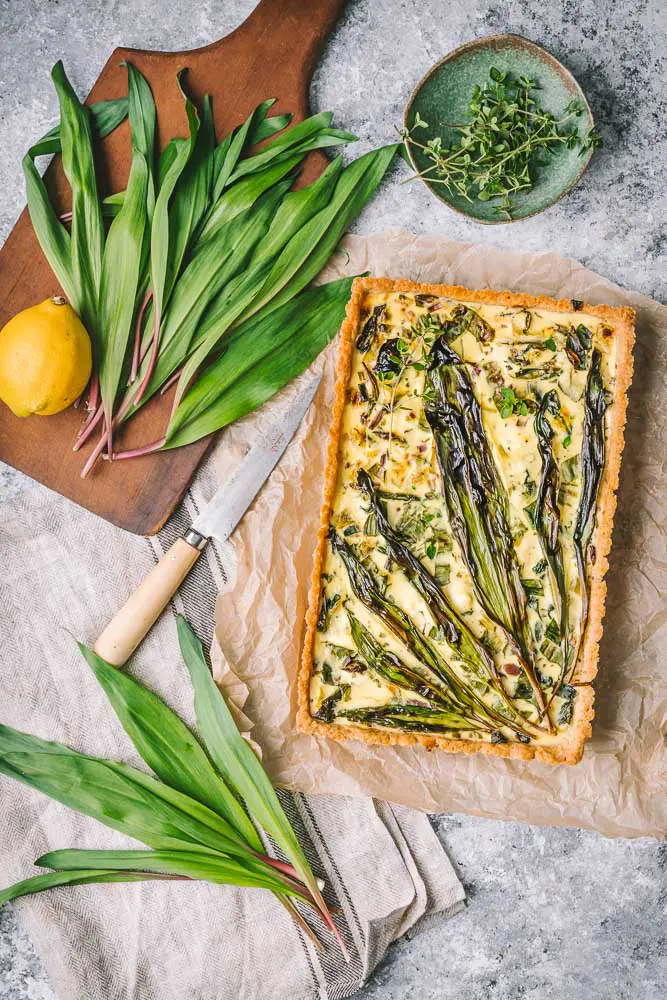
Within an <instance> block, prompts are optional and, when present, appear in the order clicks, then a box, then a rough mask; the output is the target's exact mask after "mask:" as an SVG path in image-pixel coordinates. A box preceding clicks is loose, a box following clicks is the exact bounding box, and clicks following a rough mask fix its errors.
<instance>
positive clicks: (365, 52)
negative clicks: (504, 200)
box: [0, 0, 667, 1000]
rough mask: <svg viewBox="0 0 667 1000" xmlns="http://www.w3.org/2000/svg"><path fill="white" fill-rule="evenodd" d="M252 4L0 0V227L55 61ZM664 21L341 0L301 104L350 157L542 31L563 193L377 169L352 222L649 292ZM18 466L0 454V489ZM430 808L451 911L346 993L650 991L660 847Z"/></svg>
mask: <svg viewBox="0 0 667 1000" xmlns="http://www.w3.org/2000/svg"><path fill="white" fill-rule="evenodd" d="M304 2H305V0H304ZM252 6H253V0H227V2H226V3H225V4H220V3H218V2H215V0H200V2H198V3H194V2H193V0H185V2H182V3H180V4H170V3H167V2H166V0H132V3H129V4H118V3H107V2H105V0H20V2H19V0H0V167H1V176H2V184H3V190H4V192H5V195H4V198H3V200H2V203H1V204H0V241H2V240H4V239H5V238H6V236H7V234H8V233H9V231H10V229H11V226H12V225H13V223H14V221H15V219H16V217H17V215H18V213H19V210H20V208H21V206H22V204H23V201H24V195H23V181H22V175H21V168H20V161H21V156H22V155H23V152H24V151H25V149H26V148H27V147H28V145H29V143H30V141H32V140H34V139H35V138H37V137H38V136H40V135H42V134H43V133H44V132H45V131H46V129H47V128H49V127H50V126H51V125H52V124H53V122H54V121H55V120H56V117H57V102H56V98H55V93H54V91H53V88H52V86H51V84H50V81H49V69H50V67H51V66H52V64H53V63H54V62H55V61H56V60H57V59H59V58H63V59H64V61H65V64H66V66H67V70H68V73H69V74H70V77H71V79H72V81H73V83H74V86H75V87H76V88H77V90H78V92H79V93H86V92H87V91H88V90H89V88H90V86H91V85H92V83H93V81H94V80H95V78H96V77H97V75H98V73H99V71H100V70H101V68H102V66H103V65H104V63H105V62H106V60H107V58H108V55H109V53H110V52H111V50H112V49H113V48H115V47H116V46H119V45H125V46H136V47H139V48H155V49H169V48H178V49H182V48H187V47H195V46H198V45H202V44H205V43H207V42H210V41H212V40H213V39H215V38H218V37H220V36H222V35H223V34H225V33H227V32H228V31H230V30H232V29H233V28H234V27H235V26H236V25H237V24H238V23H240V21H241V20H242V19H243V18H244V17H245V16H246V15H247V13H248V12H249V10H250V9H251V8H252ZM666 29H667V9H666V8H665V6H664V4H663V3H662V2H661V0H635V2H633V3H629V2H617V3H613V2H610V0H506V2H505V3H502V4H501V3H494V2H484V0H453V2H452V3H449V4H444V3H442V0H421V2H420V3H414V2H412V0H375V2H373V0H349V2H348V6H347V8H346V11H345V13H344V15H343V17H342V18H341V20H340V22H339V24H338V26H337V28H336V30H335V32H334V34H333V36H332V38H331V40H330V42H329V44H328V45H327V48H326V50H325V52H324V54H323V57H322V59H321V62H320V65H319V67H318V69H317V71H316V74H315V78H314V80H313V87H312V105H313V109H314V110H320V109H325V108H331V109H333V110H334V111H335V112H336V117H337V120H338V122H339V123H340V124H342V125H344V126H345V127H346V128H349V129H351V130H352V131H354V132H356V133H357V134H358V135H359V136H361V141H360V142H359V143H358V144H357V145H356V147H355V150H354V155H358V153H359V152H363V151H364V150H365V149H367V148H370V147H371V146H374V145H379V144H381V143H383V142H387V141H391V140H392V138H393V137H394V135H395V131H394V128H395V126H398V125H400V124H401V116H402V109H403V106H404V104H405V102H406V99H407V96H408V94H409V92H410V90H411V89H412V87H413V85H414V84H415V83H416V81H417V80H418V79H419V78H420V77H421V75H422V74H423V73H424V72H425V71H426V70H427V69H428V67H429V66H430V65H432V64H433V63H434V62H436V61H437V60H438V59H439V58H441V57H442V56H443V55H444V54H446V53H447V52H448V51H449V50H451V49H452V48H454V47H455V46H457V45H460V44H461V43H462V42H464V41H468V40H470V39H472V38H475V37H477V36H479V35H484V34H491V33H497V32H504V31H512V32H516V33H518V34H524V35H526V36H527V37H529V38H532V39H533V40H535V41H537V42H540V43H542V44H543V45H545V46H546V47H547V48H548V49H550V50H551V51H552V52H553V53H554V54H555V55H556V56H558V57H559V58H560V59H562V60H563V62H564V63H565V64H566V65H567V66H568V67H569V68H570V69H571V70H572V71H573V72H574V74H575V76H576V77H577V78H578V80H579V82H580V83H581V85H582V87H583V89H584V91H585V92H586V94H587V96H588V98H589V100H590V103H591V106H592V108H593V112H594V114H595V116H596V119H597V125H598V129H599V131H600V132H601V133H602V135H603V138H604V142H605V145H604V147H603V149H602V150H601V151H600V152H598V153H597V155H596V156H595V157H594V159H593V162H592V164H591V167H590V169H589V170H588V172H587V174H586V175H585V177H584V179H583V181H582V183H581V184H580V185H579V186H578V187H577V188H576V189H575V190H574V191H573V192H571V193H570V194H569V195H568V196H567V197H566V198H565V199H564V200H563V201H561V202H560V203H558V204H557V205H556V206H554V207H553V208H552V209H550V210H549V211H547V212H545V213H544V214H542V215H539V216H537V217H535V218H533V219H528V220H525V221H523V222H518V223H514V224H513V225H512V226H511V227H509V228H508V227H505V226H498V227H491V228H489V227H481V226H479V225H476V224H474V223H471V222H468V221H467V220H466V219H464V218H462V217H460V216H458V215H456V214H455V213H453V212H451V211H449V210H448V209H447V208H446V207H445V206H444V205H441V204H440V203H439V202H437V201H436V200H435V199H433V198H432V197H431V196H430V195H429V194H428V192H427V191H426V190H425V189H424V188H423V186H422V185H420V184H412V185H411V186H409V187H406V186H403V187H401V186H400V185H399V184H398V182H397V179H394V180H393V181H392V182H391V183H390V184H388V185H386V186H385V187H384V188H383V189H382V190H381V191H380V192H379V194H378V195H377V197H376V198H375V199H374V201H373V203H372V204H371V205H370V206H369V207H368V208H367V209H366V211H365V212H364V214H363V215H362V216H361V217H360V219H359V220H358V221H357V223H356V225H355V230H356V231H357V232H362V233H371V232H381V231H383V230H386V229H395V228H399V227H403V228H406V229H409V230H411V231H413V232H417V233H420V234H434V233H438V234H441V235H443V234H444V235H446V236H448V237H450V238H452V239H459V240H463V241H474V242H488V243H491V244H494V245H496V246H501V247H502V246H506V247H510V248H516V247H520V248H521V249H525V250H541V249H544V250H547V249H548V250H556V251H558V252H559V253H561V254H562V255H564V256H568V257H573V258H576V259H578V260H580V261H581V262H582V263H584V264H585V265H587V266H588V267H591V268H593V269H595V270H597V271H599V272H600V273H601V274H603V275H605V276H606V277H608V278H610V279H612V280H613V281H616V282H618V283H619V284H621V285H625V286H627V287H632V288H635V289H637V290H638V291H641V292H644V293H645V294H647V295H651V296H653V297H654V298H658V299H661V300H663V301H664V300H665V298H666V297H667V269H666V268H665V263H666V260H665V258H666V254H665V251H666V249H667V238H666V236H665V230H664V223H665V207H666V201H665V190H667V166H666V162H667V158H666V157H665V148H664V139H663V135H664V121H665V112H666V108H665V104H666V98H665V94H666V90H665V57H664V36H665V30H666ZM405 175H406V176H407V170H406V171H405ZM24 482H25V481H24V480H23V479H22V477H21V476H19V475H18V474H17V473H15V472H13V471H12V470H10V469H8V468H7V467H5V466H2V465H1V464H0V499H1V498H2V496H7V495H8V494H9V493H10V492H14V491H16V490H20V489H21V488H22V486H23V483H24ZM434 822H435V823H436V827H437V829H438V833H439V835H440V836H441V837H442V840H443V842H444V844H445V846H446V848H447V850H448V852H449V855H450V857H451V859H452V861H453V863H454V865H455V866H456V867H457V870H458V872H459V875H460V877H461V878H462V880H463V882H464V883H465V885H466V889H467V893H468V906H467V909H466V910H465V912H464V913H462V914H460V915H459V916H457V917H456V918H455V919H453V920H452V921H450V922H449V923H447V924H446V925H444V926H440V927H431V928H428V929H426V930H425V931H423V932H422V933H421V934H419V935H417V936H415V937H414V938H412V939H411V940H403V941H401V942H399V943H398V944H397V945H395V946H394V947H392V948H391V949H390V951H389V953H388V955H387V957H386V958H385V960H384V962H383V963H382V965H381V966H380V968H379V969H378V971H377V972H376V974H375V976H374V977H373V979H372V980H371V982H370V983H369V984H368V985H367V986H366V988H365V989H364V990H363V991H362V993H360V994H358V996H359V997H363V998H367V1000H371V998H372V1000H375V998H376V997H378V998H379V997H382V998H383V1000H409V998H412V997H415V998H416V997H419V998H420V1000H431V998H433V1000H436V998H437V1000H481V998H484V1000H519V998H520V1000H537V998H538V997H539V1000H549V998H553V1000H574V998H577V1000H579V998H585V1000H609V998H613V1000H657V998H658V996H661V997H662V996H663V993H662V988H661V987H660V983H661V982H662V983H663V987H664V982H665V980H666V979H667V971H666V970H665V965H664V956H665V954H666V952H667V948H666V947H665V943H666V942H665V937H664V921H663V907H664V884H665V882H664V864H665V848H664V846H663V845H659V844H657V843H656V842H655V841H652V840H648V839H641V840H607V839H605V838H603V837H600V836H597V835H595V834H591V833H584V832H582V831H578V830H569V829H558V828H547V829H545V828H539V827H529V826H520V825H517V824H513V823H501V822H492V821H488V820H481V819H477V818H475V817H468V816H440V817H437V818H436V819H435V820H434ZM661 886H662V894H661ZM0 998H2V1000H54V995H53V993H52V991H51V989H50V987H49V985H48V982H47V981H46V978H45V976H44V973H43V971H42V969H41V967H40V963H39V959H38V958H37V956H36V955H35V953H34V950H33V948H32V945H31V943H30V941H29V940H28V939H27V938H26V936H25V934H24V933H23V932H22V931H21V929H20V927H19V925H18V922H17V920H16V915H15V912H14V911H13V910H12V908H11V907H4V908H3V909H2V910H0ZM286 1000H287V998H286Z"/></svg>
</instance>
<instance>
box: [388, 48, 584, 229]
mask: <svg viewBox="0 0 667 1000" xmlns="http://www.w3.org/2000/svg"><path fill="white" fill-rule="evenodd" d="M493 66H495V67H496V69H499V70H501V72H503V71H506V72H510V73H512V74H513V75H514V76H526V77H529V78H531V79H533V80H536V81H537V83H538V84H539V95H540V103H541V105H542V107H543V108H544V109H545V111H550V112H551V113H552V114H553V115H555V116H556V117H558V116H559V115H560V114H562V112H563V110H564V109H565V108H566V107H567V105H568V104H569V103H570V101H572V100H577V101H580V102H581V105H582V107H583V108H584V113H583V114H582V115H581V117H580V118H577V119H574V123H575V124H576V127H577V129H578V133H579V136H580V137H583V136H584V135H586V133H587V132H588V131H589V130H590V129H592V128H593V115H592V113H591V109H590V107H589V105H588V101H587V100H586V98H585V96H584V93H583V91H582V89H581V87H580V86H579V84H578V83H577V81H576V80H575V78H574V77H573V76H572V74H571V73H570V71H569V70H567V69H565V67H564V66H563V65H562V64H561V63H559V62H558V60H557V59H556V58H555V57H554V56H552V55H551V53H550V52H547V50H546V49H543V48H542V46H541V45H536V44H535V42H531V41H529V40H528V39H527V38H522V37H521V35H488V36H487V37H486V38H479V39H477V41H474V42H468V43H467V44H466V45H462V46H461V47H460V48H458V49H454V51H453V52H450V53H449V55H448V56H445V58H444V59H442V60H441V61H440V62H439V63H436V65H435V66H433V68H432V69H430V70H429V72H428V73H427V74H426V76H425V77H423V79H422V80H420V81H419V83H418V84H417V86H416V87H415V89H414V90H413V92H412V94H411V96H410V100H409V101H408V105H407V107H406V109H405V115H404V122H405V127H406V129H411V128H412V126H413V125H414V122H415V118H416V115H417V112H418V113H419V114H420V116H421V118H422V120H423V121H425V122H428V124H429V127H428V128H427V129H423V130H420V132H419V140H420V142H426V141H428V140H429V139H432V138H435V137H436V136H444V135H445V133H446V131H447V128H446V126H448V125H456V124H460V123H461V122H464V121H467V120H469V118H470V113H469V111H468V103H469V101H470V97H471V95H472V92H473V88H474V87H475V84H480V85H483V84H484V83H486V82H487V81H488V79H489V71H490V70H491V68H492V67H493ZM580 148H581V147H579V148H577V149H565V148H564V147H563V148H558V149H556V150H555V152H554V154H553V155H552V156H550V157H549V159H548V161H547V163H546V164H544V165H543V166H539V167H538V168H537V170H536V179H535V183H534V185H533V187H532V188H531V189H530V190H529V191H520V192H519V193H518V194H517V195H514V196H513V197H512V203H513V206H514V207H513V210H512V219H508V218H506V217H503V216H500V215H499V214H498V212H497V208H496V206H497V204H498V199H492V200H490V201H486V202H484V201H479V200H477V199H475V198H474V199H473V201H466V199H465V198H462V197H461V196H460V195H458V194H451V193H450V192H449V191H448V190H447V188H446V187H445V186H444V185H443V184H432V183H429V181H428V180H427V179H426V178H422V180H423V182H424V184H426V186H427V187H428V188H429V190H430V191H431V192H432V193H433V194H434V195H435V196H436V198H439V199H440V200H441V201H444V202H445V203H446V204H447V205H449V206H450V208H453V209H454V210H455V211H456V212H460V213H461V214H463V215H467V216H468V217H469V218H471V219H476V220H477V221H478V222H484V223H500V222H514V221H515V220H516V219H525V218H527V217H528V216H529V215H536V214H537V213H538V212H543V211H544V209H545V208H549V206H550V205H553V204H554V202H556V201H558V199H559V198H562V197H563V195H564V194H566V193H567V192H568V191H569V190H570V188H572V187H574V185H575V184H576V183H577V182H578V181H579V180H580V178H581V176H582V174H583V173H584V171H585V170H586V167H587V166H588V164H589V162H590V159H591V156H592V155H593V151H592V150H591V149H588V150H586V152H585V153H584V154H583V155H581V156H580V155H579V150H580ZM408 153H409V156H410V160H411V161H412V165H413V167H414V168H415V170H416V171H417V172H419V171H421V170H424V169H425V168H426V167H428V166H429V165H430V161H429V160H428V159H427V157H426V156H425V155H424V154H423V152H422V151H421V150H420V149H413V148H412V147H410V146H409V147H408Z"/></svg>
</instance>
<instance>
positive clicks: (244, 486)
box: [95, 376, 320, 667]
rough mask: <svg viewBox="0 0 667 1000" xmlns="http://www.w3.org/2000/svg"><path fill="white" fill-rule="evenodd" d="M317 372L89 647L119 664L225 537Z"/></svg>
mask: <svg viewBox="0 0 667 1000" xmlns="http://www.w3.org/2000/svg"><path fill="white" fill-rule="evenodd" d="M319 384H320V378H319V376H318V377H317V378H314V379H312V380H311V381H310V382H308V383H307V384H306V386H305V387H304V388H303V389H301V390H300V392H299V393H298V394H297V396H296V397H295V399H294V401H293V403H292V404H291V406H290V407H289V409H288V410H287V412H286V413H285V414H283V416H282V417H281V418H280V420H277V421H275V422H274V423H272V424H270V425H269V427H268V428H267V429H266V430H265V431H264V433H262V434H261V435H260V437H259V438H258V440H257V441H256V442H255V443H254V444H253V445H252V447H251V448H250V450H249V451H248V453H247V454H246V455H245V457H244V458H243V459H242V461H241V464H240V465H239V467H238V469H237V470H236V472H235V473H234V474H233V475H232V476H231V478H230V479H229V480H228V481H227V482H225V483H223V484H222V485H221V486H220V487H219V488H218V489H217V490H216V492H215V493H214V495H213V497H212V499H211V500H210V501H209V503H208V504H207V505H206V507H205V508H204V509H203V510H202V511H201V513H200V514H199V516H198V517H197V518H196V519H195V521H194V522H193V524H192V527H190V528H189V529H188V530H187V531H186V532H185V534H184V535H183V536H182V537H181V538H178V539H177V540H176V541H175V542H174V544H173V545H172V546H171V548H170V549H169V551H168V552H166V553H165V555H164V556H163V557H162V559H160V561H159V562H158V564H157V565H156V566H154V567H153V569H152V570H151V571H150V572H149V573H148V575H147V576H146V577H145V578H144V580H143V581H142V582H141V583H140V584H139V586H138V588H137V589H136V590H135V591H134V593H133V594H132V595H131V596H130V597H129V598H128V600H127V601H126V602H125V604H124V605H123V607H122V608H121V609H120V611H118V612H117V614H116V615H115V616H114V618H112V620H111V621H110V622H109V624H108V625H107V627H106V628H105V629H104V631H103V632H102V634H101V635H100V637H99V639H98V640H97V642H96V643H95V652H96V653H97V655H98V656H101V657H102V658H103V659H104V660H106V661H107V662H108V663H111V664H113V665H114V666H117V667H119V666H121V665H122V664H123V663H125V662H126V661H127V660H128V659H129V657H130V656H131V655H132V653H133V652H134V650H135V649H136V648H137V646H138V645H139V643H140V642H141V641H142V639H143V638H144V637H145V636H146V635H147V633H148V632H149V631H150V629H151V628H152V626H153V625H154V624H155V622H156V621H157V619H158V618H159V617H160V615H161V613H162V611H163V610H164V609H165V607H166V606H167V604H168V603H169V601H170V600H171V598H172V597H173V596H174V594H175V593H176V591H177V590H178V588H179V587H180V585H181V584H182V582H183V580H184V579H185V578H186V576H187V575H188V573H189V572H190V570H191V569H192V567H193V566H194V564H195V563H196V561H197V559H198V558H199V555H200V554H201V552H202V551H203V550H204V549H205V548H206V545H207V544H208V542H209V540H210V539H211V538H216V539H217V540H219V541H226V540H227V539H228V538H229V537H230V535H231V534H232V532H233V531H234V529H235V528H236V526H237V525H238V523H239V521H241V519H242V518H243V515H244V514H245V513H246V511H247V510H248V508H249V507H250V505H251V504H252V502H253V500H254V499H255V497H256V496H257V494H258V493H259V491H260V490H261V488H262V486H263V485H264V483H265V482H266V480H267V479H268V478H269V476H270V475H271V473H272V472H273V470H274V469H275V467H276V465H277V464H278V462H279V461H280V458H281V456H282V455H283V454H284V452H285V449H286V448H287V446H288V444H289V443H290V441H291V440H292V438H293V437H294V434H295V433H296V430H297V428H298V427H299V425H300V423H301V421H302V420H303V418H304V416H305V415H306V413H307V411H308V408H309V407H310V404H311V403H312V401H313V397H314V396H315V393H316V391H317V388H318V386H319Z"/></svg>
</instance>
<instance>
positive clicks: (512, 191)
mask: <svg viewBox="0 0 667 1000" xmlns="http://www.w3.org/2000/svg"><path fill="white" fill-rule="evenodd" d="M489 75H490V78H491V79H490V81H489V82H487V83H485V84H484V86H483V87H481V86H479V85H477V86H475V88H474V90H473V92H472V96H471V99H470V104H469V106H468V107H469V111H470V114H471V115H472V117H471V120H470V121H469V122H467V123H466V124H461V125H452V126H449V127H450V128H451V129H452V131H453V133H454V134H455V138H454V139H453V141H452V142H451V143H449V144H447V143H446V142H445V141H443V139H442V137H440V136H436V137H434V138H433V139H429V140H428V141H427V142H425V143H422V142H419V140H418V139H417V138H416V137H415V132H416V131H417V130H418V129H423V128H428V127H429V126H428V122H425V121H424V120H423V118H421V116H420V115H419V113H417V114H416V116H415V121H414V124H413V126H412V128H411V129H404V130H403V131H402V132H401V135H402V138H403V141H404V143H405V145H406V147H407V148H408V149H409V147H410V146H412V147H414V148H415V149H419V150H421V151H422V153H423V154H425V155H426V157H427V158H428V159H429V160H431V161H432V163H431V165H430V166H428V167H426V168H425V169H424V170H422V171H420V172H419V173H418V174H417V175H416V176H418V177H425V178H427V179H428V181H429V183H431V184H443V185H444V186H445V187H446V188H447V189H448V191H449V192H450V193H451V194H457V195H460V196H461V197H462V198H465V200H466V201H472V200H473V199H474V198H478V199H479V200H480V201H489V200H490V199H491V198H498V199H499V202H498V206H497V211H498V214H500V215H504V216H505V217H507V218H511V212H512V197H513V196H514V195H516V194H517V192H518V191H522V190H526V189H529V188H532V186H533V184H534V183H535V179H536V168H538V167H539V166H540V164H541V163H544V162H545V161H544V158H542V157H541V154H542V153H553V152H554V151H555V150H556V149H558V148H560V147H566V148H567V149H576V147H577V146H578V145H580V146H581V149H580V154H579V155H582V154H583V153H584V152H585V151H586V150H587V149H596V148H597V147H598V146H599V145H600V144H601V141H602V140H601V138H600V136H599V135H598V134H597V132H595V130H593V129H591V130H590V131H589V132H588V134H587V135H586V136H585V137H584V138H583V139H582V138H580V136H579V133H578V130H577V128H576V119H577V118H579V117H581V115H582V114H583V113H584V110H585V109H584V106H583V105H582V104H581V102H580V101H576V100H573V101H570V103H569V104H568V105H567V107H566V108H565V110H564V112H563V114H562V115H561V116H560V117H559V118H556V117H555V116H554V115H553V114H551V113H550V112H548V111H545V110H544V109H543V108H542V107H541V106H540V103H539V101H538V99H537V97H536V96H535V95H534V93H533V92H534V91H536V90H538V89H539V86H538V83H537V81H535V80H529V79H528V78H527V77H525V76H520V77H518V78H515V77H513V76H512V74H511V73H508V72H501V70H499V69H496V68H495V67H493V68H492V69H491V71H490V74H489Z"/></svg>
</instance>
